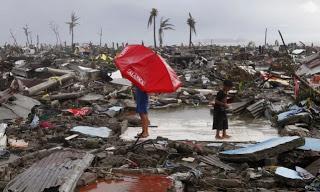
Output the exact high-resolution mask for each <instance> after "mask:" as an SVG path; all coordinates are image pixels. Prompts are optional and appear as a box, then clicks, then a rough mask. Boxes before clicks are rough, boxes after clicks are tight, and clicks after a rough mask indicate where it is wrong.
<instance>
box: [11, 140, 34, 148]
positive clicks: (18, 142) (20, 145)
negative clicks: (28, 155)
mask: <svg viewBox="0 0 320 192" xmlns="http://www.w3.org/2000/svg"><path fill="white" fill-rule="evenodd" d="M8 142H9V145H10V147H14V148H27V147H28V146H29V144H28V143H27V142H25V141H24V140H23V139H9V141H8Z"/></svg>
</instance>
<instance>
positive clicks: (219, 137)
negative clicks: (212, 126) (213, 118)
mask: <svg viewBox="0 0 320 192" xmlns="http://www.w3.org/2000/svg"><path fill="white" fill-rule="evenodd" d="M222 138H223V137H221V136H220V130H218V129H217V132H216V139H222Z"/></svg>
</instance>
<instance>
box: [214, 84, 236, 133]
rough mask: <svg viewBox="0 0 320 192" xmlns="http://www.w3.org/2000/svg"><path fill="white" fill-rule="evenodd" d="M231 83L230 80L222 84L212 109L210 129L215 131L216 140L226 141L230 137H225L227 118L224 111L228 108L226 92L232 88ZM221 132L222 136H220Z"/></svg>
mask: <svg viewBox="0 0 320 192" xmlns="http://www.w3.org/2000/svg"><path fill="white" fill-rule="evenodd" d="M232 86H233V83H232V81H230V80H225V81H224V82H223V88H222V89H221V90H219V92H218V93H217V97H216V99H215V102H214V109H213V125H212V129H216V130H217V131H216V139H227V138H230V137H231V136H229V135H227V129H228V117H227V112H226V109H227V108H229V105H228V104H227V95H228V91H230V89H231V88H232ZM220 131H222V136H220Z"/></svg>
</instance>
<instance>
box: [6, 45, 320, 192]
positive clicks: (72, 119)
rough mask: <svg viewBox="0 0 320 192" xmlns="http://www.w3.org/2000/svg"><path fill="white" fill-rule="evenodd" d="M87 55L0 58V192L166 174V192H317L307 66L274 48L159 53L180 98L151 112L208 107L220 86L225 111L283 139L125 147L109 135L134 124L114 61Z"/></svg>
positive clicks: (57, 51)
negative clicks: (226, 88)
mask: <svg viewBox="0 0 320 192" xmlns="http://www.w3.org/2000/svg"><path fill="white" fill-rule="evenodd" d="M95 49H98V48H94V47H92V52H89V53H81V52H77V53H76V54H75V53H70V51H69V49H68V48H65V49H63V48H42V49H39V50H36V49H35V50H33V49H30V48H28V49H22V48H16V47H11V46H6V47H3V48H1V50H0V53H1V54H0V67H1V71H0V76H1V78H0V82H1V87H0V91H1V92H0V104H1V105H0V123H1V124H0V141H1V142H0V145H1V150H0V158H1V161H0V167H1V169H0V175H1V177H0V184H1V185H0V188H3V189H4V191H8V192H9V191H33V192H37V191H39V192H40V191H74V190H75V189H79V187H81V186H85V185H87V184H90V183H92V182H93V183H95V182H96V181H97V180H98V179H104V180H112V179H116V178H121V177H123V175H132V174H161V175H166V176H168V178H170V180H171V181H172V183H171V185H170V186H168V188H169V189H168V190H171V191H199V190H201V191H219V190H224V191H257V189H259V190H260V191H267V190H279V191H281V190H283V191H297V190H298V191H304V190H309V191H317V190H320V188H319V186H320V185H319V179H320V178H319V177H318V172H319V169H320V166H319V165H320V164H319V159H320V153H319V152H320V149H319V147H318V146H319V144H320V140H319V139H317V137H319V136H320V134H319V133H320V132H319V129H320V127H319V120H320V118H319V110H320V107H319V106H320V105H319V91H318V87H317V85H318V84H319V83H317V74H318V73H319V72H316V70H315V69H317V68H316V66H317V65H316V63H317V59H318V56H315V55H311V56H307V55H306V56H303V55H298V56H295V59H294V60H291V59H288V55H286V54H282V53H281V52H279V51H276V50H274V48H273V47H269V48H266V49H265V52H262V51H261V50H260V49H258V48H257V49H252V48H250V49H249V48H248V49H245V48H241V47H239V46H229V47H227V46H199V47H194V48H192V49H190V48H186V47H164V48H163V49H161V50H159V52H160V53H161V54H162V55H163V57H165V58H166V59H167V60H168V62H169V64H170V65H171V66H172V67H173V68H175V70H176V71H177V73H178V74H179V75H180V78H181V80H182V81H183V83H184V87H183V88H181V89H180V90H179V91H177V92H176V93H172V94H162V95H153V96H151V99H150V107H151V108H153V109H155V110H156V109H163V108H170V107H179V106H184V105H192V106H199V105H208V104H209V103H210V102H211V101H213V100H214V98H215V96H216V94H217V91H218V90H219V85H221V82H222V80H223V79H226V78H229V79H232V80H233V81H234V82H235V87H234V90H231V91H230V94H229V98H228V100H229V102H230V103H231V108H230V109H229V112H230V113H233V114H234V115H241V116H246V117H247V118H252V119H254V118H261V117H265V118H268V119H269V120H270V121H271V122H272V123H273V125H274V126H275V127H276V128H278V130H279V133H280V135H281V136H283V137H279V138H274V139H270V140H267V141H264V142H260V143H255V142H250V143H230V142H216V143H209V142H197V141H171V140H168V139H166V138H161V137H158V138H157V139H148V140H142V141H140V140H139V139H137V140H136V141H135V142H129V141H123V140H121V139H119V137H120V135H121V134H122V133H123V132H124V131H125V130H126V129H127V128H128V127H130V126H139V124H140V122H139V119H138V118H137V117H136V116H135V114H134V109H135V102H134V100H133V96H132V93H131V88H130V83H129V82H127V81H126V80H124V79H122V78H121V77H120V73H119V72H117V71H116V69H115V67H114V65H113V63H112V58H113V57H114V56H115V53H116V51H117V50H115V49H109V48H104V49H102V48H99V50H100V51H96V50H95ZM94 50H95V51H94ZM293 53H296V52H294V51H293ZM299 53H300V52H299ZM316 55H318V54H316ZM311 57H312V58H311ZM292 71H294V72H296V73H294V74H293V73H292ZM302 71H304V72H303V73H302ZM298 87H299V89H298ZM298 93H299V94H298ZM190 140H192V138H190ZM39 178H40V181H39Z"/></svg>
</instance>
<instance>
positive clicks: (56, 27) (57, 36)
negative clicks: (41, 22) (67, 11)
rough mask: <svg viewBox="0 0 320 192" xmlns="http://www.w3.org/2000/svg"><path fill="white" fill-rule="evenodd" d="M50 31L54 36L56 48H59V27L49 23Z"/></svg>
mask: <svg viewBox="0 0 320 192" xmlns="http://www.w3.org/2000/svg"><path fill="white" fill-rule="evenodd" d="M49 26H50V29H51V30H52V31H53V33H54V35H55V36H56V46H57V45H58V44H59V45H60V46H61V39H60V34H59V26H58V25H57V24H56V23H54V22H53V21H51V22H50V23H49Z"/></svg>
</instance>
